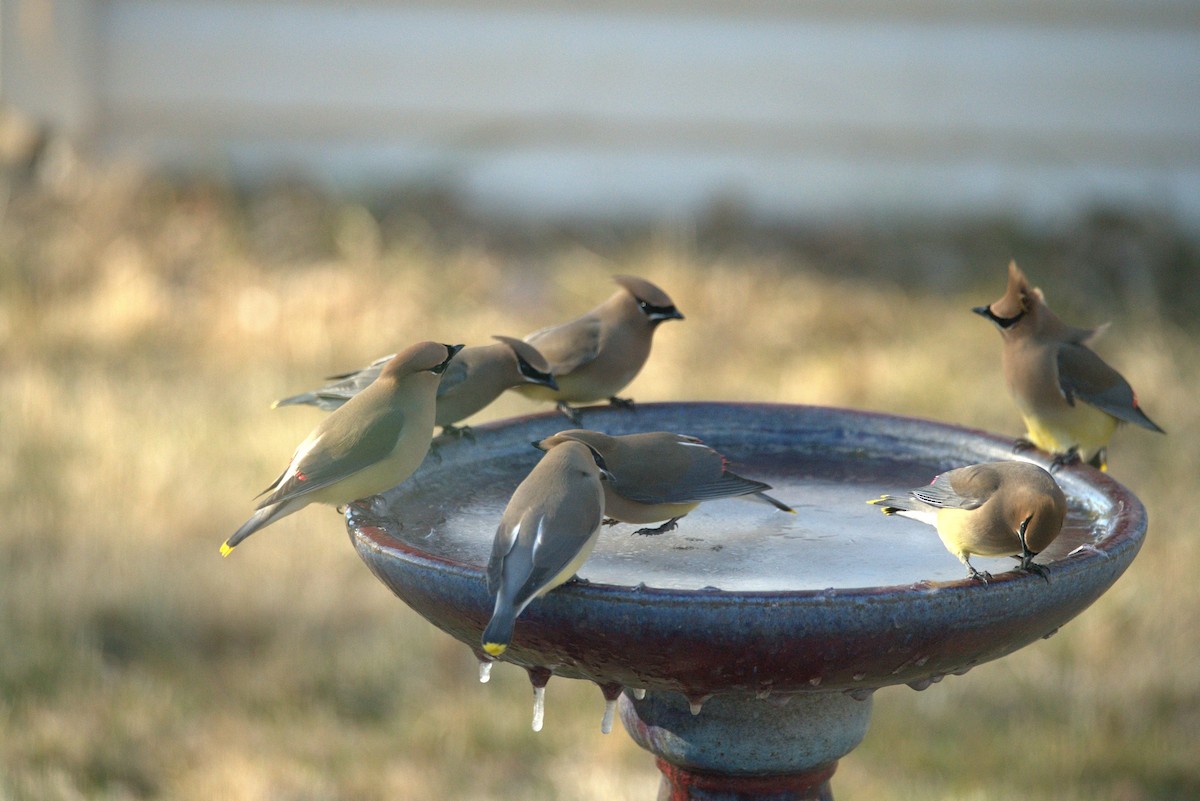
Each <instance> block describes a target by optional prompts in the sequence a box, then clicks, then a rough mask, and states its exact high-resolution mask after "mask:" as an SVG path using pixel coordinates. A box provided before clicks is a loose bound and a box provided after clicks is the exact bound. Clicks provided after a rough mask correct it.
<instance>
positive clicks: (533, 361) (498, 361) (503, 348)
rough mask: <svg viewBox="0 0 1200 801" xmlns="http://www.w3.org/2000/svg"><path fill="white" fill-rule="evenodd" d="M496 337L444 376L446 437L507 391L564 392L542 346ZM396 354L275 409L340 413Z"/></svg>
mask: <svg viewBox="0 0 1200 801" xmlns="http://www.w3.org/2000/svg"><path fill="white" fill-rule="evenodd" d="M492 339H495V340H497V344H495V345H476V346H473V347H470V348H463V350H462V352H461V353H459V354H458V356H456V357H455V358H454V361H453V362H451V363H450V366H449V367H447V368H446V371H445V372H444V373H442V380H441V383H439V384H438V388H437V412H436V416H435V418H434V422H435V423H436V424H437V425H439V426H441V427H442V433H443V434H451V435H458V436H461V435H464V434H469V433H470V428H469V427H467V426H456V425H454V424H455V423H457V422H458V421H459V420H465V419H467V418H468V417H470V416H471V415H473V414H475V413H476V412H478V411H481V410H482V409H483V408H484V407H486V406H487V405H488V404H490V403H491V402H492V401H494V400H496V398H498V397H500V394H501V393H502V392H504V390H506V389H512V388H513V387H516V386H521V385H522V384H533V385H536V386H542V387H547V388H548V389H551V390H554V389H558V384H557V383H556V382H555V380H554V375H553V374H552V373H551V372H550V365H549V363H547V361H546V359H545V358H544V357H543V356H542V354H541V353H539V352H538V349H537V348H535V347H534V346H533V345H530V344H529V343H527V342H523V341H521V340H519V339H514V338H513V337H506V336H499V335H496V336H493V337H492ZM394 355H395V354H392V356H394ZM392 356H384V357H383V358H381V359H376V360H375V361H373V362H372V363H371V364H370V365H368V366H367V367H364V368H363V369H361V370H357V371H355V372H351V373H343V374H341V375H335V376H330V377H329V381H330V382H331V383H328V384H326V385H325V386H323V387H321V388H320V389H314V390H313V391H311V392H304V393H302V394H300V395H293V396H291V397H290V398H283V399H281V400H277V401H275V403H273V404H272V407H277V406H296V405H309V406H317V407H320V408H322V409H325V410H326V411H331V410H333V409H337V408H338V407H340V406H341V405H342V404H344V403H345V402H346V401H348V400H350V399H351V398H353V397H354V396H355V395H357V394H358V393H359V392H361V391H362V390H363V389H364V388H365V387H367V386H370V384H371V382H372V381H374V380H375V379H376V377H377V376H378V375H379V372H380V371H381V370H382V369H383V366H384V365H385V364H387V362H388V361H389V360H391V358H392Z"/></svg>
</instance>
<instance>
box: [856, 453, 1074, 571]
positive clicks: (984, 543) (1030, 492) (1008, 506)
mask: <svg viewBox="0 0 1200 801" xmlns="http://www.w3.org/2000/svg"><path fill="white" fill-rule="evenodd" d="M868 503H873V504H876V505H878V506H882V507H883V513H884V514H885V515H893V514H898V515H901V516H903V517H911V518H912V519H913V520H919V521H921V522H922V523H928V524H929V525H931V526H933V527H935V528H936V529H937V533H938V536H939V537H941V540H942V544H943V545H945V546H946V549H947V550H948V551H950V553H952V554H954V555H955V556H957V557H958V558H959V559H960V560H962V563H963V564H964V565H966V566H967V570H969V571H970V574H971V577H972V578H976V579H979V580H980V581H983V582H984V583H987V581H988V580H989V579H990V578H991V576H990V575H989V574H988V573H984V572H980V571H978V570H976V569H975V568H974V567H973V566H972V565H971V562H970V560H969V557H970V556H971V555H972V554H979V555H980V556H1016V557H1018V558H1019V559H1020V560H1021V564H1020V568H1021V569H1022V570H1027V571H1030V572H1033V573H1038V574H1039V575H1041V576H1042V577H1043V578H1045V575H1046V574H1045V568H1044V567H1042V566H1041V565H1037V564H1034V563H1033V561H1032V560H1033V557H1035V556H1037V555H1038V554H1039V553H1041V552H1042V551H1043V550H1045V548H1046V546H1048V545H1049V544H1050V543H1051V542H1053V541H1054V538H1055V537H1057V536H1058V534H1059V532H1060V531H1062V525H1063V519H1064V518H1065V517H1066V514H1067V498H1066V496H1065V495H1063V491H1062V490H1061V489H1059V486H1058V483H1057V482H1056V481H1055V480H1054V477H1053V476H1051V475H1050V474H1049V473H1047V472H1046V471H1045V470H1043V469H1042V468H1040V467H1038V466H1037V465H1035V464H1032V463H1030V462H989V463H987V464H974V465H970V466H968V467H959V468H957V469H955V470H950V471H949V472H946V473H942V474H941V475H940V476H937V477H936V478H934V479H933V482H932V483H931V484H930V485H929V486H927V487H919V488H917V489H914V490H909V491H908V492H907V493H905V494H904V495H903V496H896V495H884V496H883V497H882V498H879V499H877V500H874V501H868Z"/></svg>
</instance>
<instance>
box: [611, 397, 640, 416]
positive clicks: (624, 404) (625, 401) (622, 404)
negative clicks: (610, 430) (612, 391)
mask: <svg viewBox="0 0 1200 801" xmlns="http://www.w3.org/2000/svg"><path fill="white" fill-rule="evenodd" d="M608 405H609V406H615V407H617V408H618V409H628V410H629V411H631V412H632V411H636V410H637V407H636V405H635V404H634V402H633V398H618V397H617V396H616V395H613V396H612V397H611V398H609V399H608Z"/></svg>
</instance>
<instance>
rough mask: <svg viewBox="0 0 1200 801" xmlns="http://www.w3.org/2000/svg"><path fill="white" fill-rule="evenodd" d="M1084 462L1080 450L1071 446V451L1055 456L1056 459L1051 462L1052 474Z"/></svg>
mask: <svg viewBox="0 0 1200 801" xmlns="http://www.w3.org/2000/svg"><path fill="white" fill-rule="evenodd" d="M1082 462H1083V459H1081V458H1080V456H1079V448H1076V447H1075V446H1071V449H1070V450H1069V451H1067V452H1066V453H1057V454H1055V455H1054V458H1053V459H1051V460H1050V472H1051V473H1053V472H1055V471H1057V470H1058V469H1059V468H1060V467H1072V466H1074V465H1077V464H1080V463H1082Z"/></svg>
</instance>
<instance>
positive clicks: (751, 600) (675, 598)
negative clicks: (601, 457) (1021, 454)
mask: <svg viewBox="0 0 1200 801" xmlns="http://www.w3.org/2000/svg"><path fill="white" fill-rule="evenodd" d="M584 423H585V425H586V426H587V427H589V428H595V429H597V430H601V431H605V432H607V433H610V434H626V433H633V432H637V431H654V430H668V431H675V432H679V433H684V434H690V435H694V436H698V437H701V438H702V439H704V440H705V442H706V443H707V444H709V445H711V446H713V447H714V448H716V449H717V450H718V451H721V452H722V453H724V454H725V455H726V457H728V459H729V461H730V466H731V468H732V469H733V470H734V471H735V472H737V473H739V474H741V475H745V476H747V477H750V478H755V479H760V480H762V481H766V482H768V483H770V484H772V485H773V486H774V489H773V490H772V491H771V494H772V495H774V496H775V497H778V498H779V499H780V500H782V501H784V502H786V503H790V504H791V505H793V506H794V507H795V509H796V512H797V514H795V515H788V514H783V513H781V512H779V511H777V510H775V509H774V508H772V507H770V506H767V505H765V504H758V503H752V502H748V501H746V500H738V499H729V500H722V501H716V502H710V503H706V504H702V505H701V506H700V507H699V508H698V509H697V510H696V511H694V512H693V513H692V514H690V515H688V516H687V517H685V518H684V519H683V520H681V521H680V525H679V528H678V529H677V530H675V531H673V532H670V533H667V534H663V535H659V536H655V537H632V536H630V532H631V531H632V530H633V529H634V528H636V527H635V526H627V525H620V526H616V527H614V528H611V529H605V530H604V531H603V533H602V534H601V539H600V542H599V544H598V545H597V546H596V549H595V551H594V552H593V555H592V556H591V558H590V559H589V560H588V561H587V563H585V564H584V566H583V568H582V569H581V570H580V572H579V575H580V578H581V579H585V580H586V581H581V582H572V583H569V584H566V585H564V586H562V587H560V588H558V589H556V590H554V591H553V592H551V593H549V594H548V595H547V596H545V597H543V598H541V599H539V600H537V601H535V602H534V603H532V604H531V605H530V606H529V607H528V608H527V609H526V610H525V612H524V613H523V614H522V615H521V617H520V618H518V620H517V625H516V629H515V632H514V635H513V641H512V645H511V646H510V647H509V649H508V650H507V651H505V653H504V654H503V656H502V661H505V662H512V663H514V664H516V665H520V666H521V667H524V668H525V669H526V670H527V671H529V676H530V679H531V680H532V682H533V684H534V686H535V688H539V687H544V686H545V684H546V682H547V680H548V679H549V678H550V676H551V675H554V676H563V677H567V678H574V679H585V680H588V681H592V682H595V683H596V684H597V685H599V686H600V688H601V690H602V691H603V692H604V696H605V698H606V699H608V700H609V701H610V704H609V706H608V707H607V709H608V712H609V714H610V715H611V710H612V703H611V702H613V701H616V699H618V697H619V698H620V716H621V720H622V722H623V723H624V725H625V728H626V729H627V730H628V731H629V733H630V734H631V735H632V736H633V738H634V740H635V741H637V743H638V744H639V745H641V746H642V747H644V748H646V749H647V750H649V751H651V752H653V753H654V754H655V755H656V757H657V759H658V766H659V768H660V769H661V771H662V774H663V780H662V791H661V793H660V796H659V797H660V799H671V800H672V801H683V799H713V800H714V801H715V799H729V800H732V799H746V800H747V801H748V800H749V799H772V801H787V800H789V799H809V798H812V799H818V798H831V794H830V790H829V777H830V776H831V775H832V774H833V771H834V769H835V767H836V765H837V760H838V759H839V758H841V757H842V756H844V755H845V754H847V753H849V752H850V751H851V750H853V749H854V748H855V747H856V746H857V745H858V744H859V742H861V741H862V738H863V736H864V735H865V734H866V730H867V725H868V722H869V719H870V712H871V695H872V693H873V692H874V691H875V690H877V689H878V688H880V687H886V686H890V685H893V684H907V685H909V686H910V687H913V688H915V689H918V690H922V689H925V688H926V687H928V686H929V685H930V684H932V683H936V682H938V681H940V680H941V679H942V678H943V677H945V676H946V675H947V674H962V673H965V672H966V671H968V670H970V669H971V668H972V667H973V666H975V665H977V664H980V663H982V662H987V661H989V660H992V659H996V658H998V657H1002V656H1005V655H1006V654H1009V653H1012V652H1013V651H1015V650H1017V649H1018V648H1021V647H1023V646H1025V645H1028V644H1030V643H1032V642H1036V641H1037V640H1038V639H1040V638H1044V637H1048V636H1050V635H1051V634H1053V633H1054V632H1055V631H1056V630H1057V629H1058V628H1059V627H1060V626H1061V625H1062V624H1064V623H1066V622H1067V621H1068V620H1070V619H1071V618H1073V617H1075V615H1077V614H1079V613H1080V612H1081V611H1083V610H1084V609H1085V608H1087V606H1088V605H1090V604H1091V603H1092V602H1093V601H1095V600H1096V599H1097V598H1098V597H1100V595H1101V594H1102V593H1103V592H1104V591H1105V590H1106V589H1107V588H1108V587H1109V586H1111V585H1112V583H1113V582H1114V581H1116V579H1117V577H1118V576H1120V575H1121V573H1122V572H1123V571H1124V570H1125V569H1126V568H1127V567H1128V566H1129V563H1130V562H1131V561H1132V560H1133V557H1134V556H1135V555H1136V554H1137V551H1138V548H1139V547H1140V546H1141V543H1142V539H1143V537H1144V535H1145V531H1146V516H1145V511H1144V509H1143V507H1142V505H1141V503H1140V502H1139V501H1138V500H1137V498H1135V497H1134V496H1133V495H1132V494H1131V493H1130V492H1129V491H1128V490H1126V489H1125V488H1124V487H1122V486H1121V485H1119V484H1118V483H1116V482H1115V481H1113V480H1112V479H1111V478H1109V477H1108V476H1107V475H1105V474H1103V473H1100V472H1098V471H1096V470H1094V469H1092V468H1089V467H1082V466H1076V467H1068V468H1064V469H1061V470H1059V471H1058V472H1057V473H1056V474H1055V476H1056V478H1057V479H1058V481H1059V483H1060V485H1061V486H1062V488H1063V491H1064V492H1065V493H1066V494H1067V496H1068V499H1069V502H1070V508H1069V511H1068V515H1067V521H1066V525H1065V527H1064V529H1063V533H1062V534H1061V535H1060V536H1059V538H1058V539H1057V540H1056V541H1055V542H1054V543H1053V545H1052V546H1051V547H1050V548H1048V549H1047V550H1046V551H1045V552H1043V553H1042V554H1041V555H1040V556H1039V557H1038V559H1037V561H1038V562H1040V563H1042V564H1044V565H1045V566H1046V568H1047V571H1046V575H1047V577H1048V579H1049V581H1046V580H1045V579H1043V578H1042V577H1040V576H1038V575H1034V574H1031V573H1025V572H1005V571H1011V568H1012V567H1013V566H1015V561H1014V560H1012V559H983V558H976V559H974V560H972V561H973V562H974V563H976V565H977V567H979V569H981V570H989V571H990V572H991V573H992V574H993V576H994V578H993V579H992V581H991V582H990V583H989V584H986V585H985V584H983V583H981V582H978V581H975V580H972V579H968V578H967V576H966V571H965V569H964V568H963V566H962V565H961V563H959V562H958V560H957V559H955V558H954V557H953V556H951V555H950V554H949V553H948V552H947V551H946V550H945V549H944V548H943V547H942V545H941V542H940V541H939V540H938V537H937V534H936V532H935V531H934V530H933V529H932V528H930V527H928V526H923V525H922V524H920V523H917V522H915V521H909V520H898V519H894V518H892V519H889V518H886V517H884V515H882V514H880V513H879V510H878V509H877V508H876V507H872V506H870V505H868V504H867V503H866V501H868V500H869V499H871V498H875V497H878V496H879V495H880V494H881V493H883V492H886V491H897V490H904V489H908V488H910V487H916V486H920V485H922V484H926V483H928V482H929V481H930V480H931V479H932V478H933V476H934V475H936V474H937V473H940V472H943V471H945V470H947V469H950V468H953V467H959V466H961V465H964V464H969V463H973V462H984V461H994V460H998V459H1004V458H1009V457H1011V456H1012V441H1011V440H1009V439H1003V438H1000V437H996V436H994V435H991V434H986V433H983V432H980V431H975V430H970V429H965V428H960V427H956V426H949V425H944V424H940V423H934V422H930V421H926V420H916V419H911V418H903V417H895V416H889V415H881V414H872V413H867V412H857V411H849V410H843V409H829V408H819V407H807V406H781V405H753V404H718V403H678V404H675V403H664V404H645V405H639V406H638V407H637V408H636V410H635V411H633V412H630V411H626V410H620V409H608V408H603V409H589V410H587V412H586V414H585V417H584ZM567 427H570V426H569V424H566V422H565V421H564V420H563V419H562V418H561V417H559V416H558V415H556V414H543V415H536V416H531V417H524V418H519V419H514V420H506V421H500V422H497V423H493V424H489V425H485V426H480V427H478V428H476V429H475V441H474V442H472V441H469V440H458V441H450V442H441V443H439V447H438V449H437V456H435V457H432V458H429V459H426V462H425V464H424V465H423V466H422V468H421V470H420V471H418V473H417V474H416V475H415V476H414V477H413V478H412V479H410V480H409V481H408V482H406V483H405V484H403V485H402V486H400V487H397V488H395V489H393V490H391V491H390V492H388V493H387V494H386V495H385V501H386V504H385V506H384V509H383V510H381V509H379V508H378V507H377V508H376V510H374V512H372V513H370V514H368V513H364V512H362V511H359V510H356V509H354V508H351V509H350V510H349V511H348V513H347V516H348V517H347V522H348V527H349V530H350V535H351V538H352V540H353V541H354V543H355V546H356V547H357V549H358V552H359V555H360V556H361V557H362V559H363V560H364V561H365V562H366V563H367V565H368V567H370V569H371V571H372V572H373V573H375V575H376V576H377V577H378V578H379V579H380V580H381V581H383V582H384V583H385V584H386V585H387V586H388V587H389V588H391V590H392V591H393V592H394V593H395V594H396V595H397V596H399V597H400V598H401V599H402V600H403V601H404V602H405V603H407V604H408V605H409V606H411V607H412V608H413V609H415V610H416V611H417V612H419V613H420V614H421V615H422V616H424V617H425V618H426V619H428V620H429V621H430V622H432V623H433V624H434V625H436V626H437V627H438V628H440V629H442V630H443V631H446V632H447V633H449V634H450V635H452V636H454V637H456V638H457V639H459V640H461V641H463V642H464V643H467V644H468V645H469V646H470V647H471V648H472V650H473V651H474V652H475V654H476V656H477V657H479V658H480V659H481V661H482V660H485V659H486V657H485V656H484V655H483V653H482V651H481V650H480V633H481V632H482V630H483V628H484V626H485V625H486V624H487V622H488V618H489V617H490V615H491V611H492V604H491V600H490V598H489V597H488V593H487V590H486V588H485V586H484V566H485V565H486V563H487V559H488V554H489V553H490V549H491V541H492V536H493V534H494V533H495V529H496V525H497V523H498V521H499V518H500V513H501V511H502V510H503V508H504V504H505V503H506V502H507V499H508V497H509V495H510V494H511V493H512V491H513V489H514V488H515V487H516V486H517V484H518V483H519V482H520V481H521V479H523V478H524V477H525V475H526V474H527V473H528V472H529V470H530V469H531V468H532V467H533V465H534V464H535V463H536V462H537V460H538V458H539V457H540V454H539V453H538V452H537V451H536V450H534V449H533V448H532V447H530V442H531V441H533V440H536V439H540V438H542V437H545V436H548V435H549V434H552V433H554V432H556V431H558V430H561V429H563V428H567ZM1041 464H1042V465H1043V466H1046V465H1047V464H1048V463H1047V462H1041ZM481 675H482V676H486V672H483V673H481ZM539 698H540V695H539ZM606 717H607V720H606V723H610V722H611V717H608V716H606Z"/></svg>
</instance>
